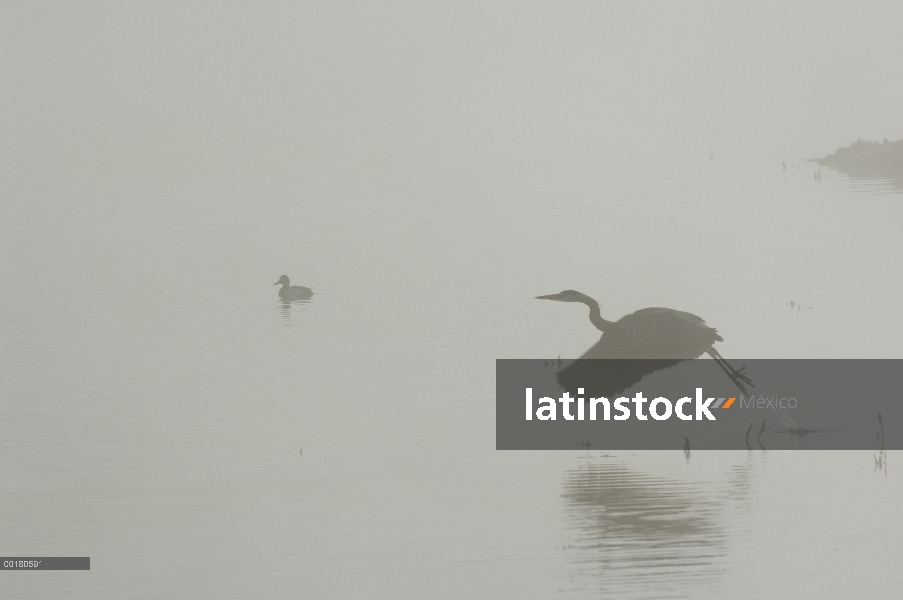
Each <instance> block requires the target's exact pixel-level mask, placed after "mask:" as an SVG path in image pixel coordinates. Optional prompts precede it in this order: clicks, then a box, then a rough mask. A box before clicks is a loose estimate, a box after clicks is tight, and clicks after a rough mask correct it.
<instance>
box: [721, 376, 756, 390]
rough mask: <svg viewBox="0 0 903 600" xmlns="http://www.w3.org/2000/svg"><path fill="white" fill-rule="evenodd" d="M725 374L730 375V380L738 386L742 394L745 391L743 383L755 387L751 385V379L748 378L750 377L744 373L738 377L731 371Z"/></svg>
mask: <svg viewBox="0 0 903 600" xmlns="http://www.w3.org/2000/svg"><path fill="white" fill-rule="evenodd" d="M727 376H728V377H730V380H731V381H733V382H734V385H735V386H737V387H738V388H740V391H741V392H743V393H744V394H745V393H747V392H746V387H745V386H744V385H743V384H744V383H746V384H748V385H752V386H753V387H756V386H755V385H753V382H752V380H750V378H749V377H746V376H745V375H740V376H739V377H738V376H736V375H734V374H733V373H728V375H727Z"/></svg>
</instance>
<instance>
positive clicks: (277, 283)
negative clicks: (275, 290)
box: [273, 281, 281, 285]
mask: <svg viewBox="0 0 903 600" xmlns="http://www.w3.org/2000/svg"><path fill="white" fill-rule="evenodd" d="M280 283H281V282H279V281H277V282H276V283H274V284H273V285H279V284H280Z"/></svg>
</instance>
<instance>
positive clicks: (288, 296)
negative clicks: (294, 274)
mask: <svg viewBox="0 0 903 600" xmlns="http://www.w3.org/2000/svg"><path fill="white" fill-rule="evenodd" d="M280 283H281V284H282V287H281V288H279V297H280V298H282V299H283V300H308V299H310V297H311V296H313V295H314V293H313V290H311V289H310V288H306V287H303V286H300V285H289V283H288V275H283V276H282V277H280V278H279V281H277V282H276V283H274V284H273V285H279V284H280Z"/></svg>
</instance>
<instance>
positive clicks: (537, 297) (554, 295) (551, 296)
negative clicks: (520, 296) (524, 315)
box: [536, 294, 558, 300]
mask: <svg viewBox="0 0 903 600" xmlns="http://www.w3.org/2000/svg"><path fill="white" fill-rule="evenodd" d="M536 299H537V300H558V294H549V295H548V296H536Z"/></svg>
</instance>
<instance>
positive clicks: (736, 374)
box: [706, 348, 756, 394]
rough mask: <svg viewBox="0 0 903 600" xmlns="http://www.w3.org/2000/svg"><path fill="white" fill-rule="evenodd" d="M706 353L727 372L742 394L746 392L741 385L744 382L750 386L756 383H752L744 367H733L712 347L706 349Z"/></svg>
mask: <svg viewBox="0 0 903 600" xmlns="http://www.w3.org/2000/svg"><path fill="white" fill-rule="evenodd" d="M706 353H707V354H708V355H709V356H711V357H712V358H714V359H715V362H716V363H718V366H719V367H721V370H722V371H724V372H725V373H726V374H727V376H728V378H730V380H731V381H733V382H734V385H736V386H737V387H738V388H739V389H740V391H741V392H743V393H744V394H745V393H746V388H745V387H743V384H744V383H745V384H747V385H751V386H752V387H756V384H754V383H753V381H752V379H750V378H749V377H747V376H746V375H745V374H744V373H743V369H745V368H746V367H740V369H739V370H737V369H735V368H734V367H732V366H731V365H730V364H729V363H728V362H727V361H726V360H725V359H724V357H723V356H721V353H719V352H718V351H717V350H715V349H714V348H709V349H708V350H706Z"/></svg>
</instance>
